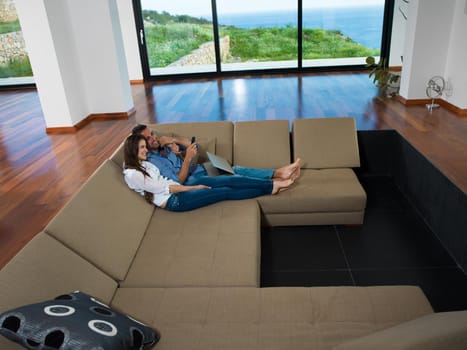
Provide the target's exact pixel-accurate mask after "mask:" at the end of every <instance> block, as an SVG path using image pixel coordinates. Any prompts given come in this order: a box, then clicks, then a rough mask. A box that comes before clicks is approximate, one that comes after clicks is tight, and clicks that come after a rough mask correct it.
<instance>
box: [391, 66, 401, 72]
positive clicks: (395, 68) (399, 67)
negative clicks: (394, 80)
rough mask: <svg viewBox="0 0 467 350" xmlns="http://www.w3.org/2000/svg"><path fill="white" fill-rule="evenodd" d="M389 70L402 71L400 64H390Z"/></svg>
mask: <svg viewBox="0 0 467 350" xmlns="http://www.w3.org/2000/svg"><path fill="white" fill-rule="evenodd" d="M389 71H390V72H401V71H402V66H390V67H389Z"/></svg>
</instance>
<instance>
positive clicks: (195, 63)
mask: <svg viewBox="0 0 467 350" xmlns="http://www.w3.org/2000/svg"><path fill="white" fill-rule="evenodd" d="M141 9H142V19H143V23H144V33H143V32H141V33H140V38H143V37H144V36H145V41H146V55H147V60H148V65H149V69H150V74H151V75H161V74H163V75H165V74H182V73H201V72H215V71H216V55H215V46H214V35H213V24H212V16H211V15H210V13H211V1H210V0H197V1H191V2H190V1H186V0H171V1H160V0H159V1H158V0H141ZM201 14H203V17H202V18H201Z"/></svg>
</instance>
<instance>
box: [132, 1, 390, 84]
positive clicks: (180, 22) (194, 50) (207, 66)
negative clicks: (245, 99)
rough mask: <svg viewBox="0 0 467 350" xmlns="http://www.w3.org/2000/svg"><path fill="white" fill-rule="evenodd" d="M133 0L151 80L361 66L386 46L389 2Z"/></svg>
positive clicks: (144, 63) (147, 70)
mask: <svg viewBox="0 0 467 350" xmlns="http://www.w3.org/2000/svg"><path fill="white" fill-rule="evenodd" d="M134 2H135V4H136V6H135V8H136V9H137V12H138V11H140V12H141V13H140V16H139V15H138V13H137V17H140V22H141V23H140V29H139V31H140V33H139V35H140V38H141V44H142V53H143V55H142V56H144V57H143V59H144V60H146V62H143V66H145V65H146V66H147V69H145V71H146V72H150V75H151V76H159V75H170V74H186V73H214V72H217V73H220V72H232V71H244V70H272V69H274V70H275V69H282V68H286V69H296V68H310V67H330V66H354V65H364V64H365V58H366V57H367V56H379V55H380V50H381V47H382V33H383V19H384V11H385V0H249V1H241V2H238V1H231V0H171V1H170V2H168V1H167V2H163V1H160V0H134ZM138 6H139V7H140V8H139V9H138ZM143 38H144V39H145V40H143Z"/></svg>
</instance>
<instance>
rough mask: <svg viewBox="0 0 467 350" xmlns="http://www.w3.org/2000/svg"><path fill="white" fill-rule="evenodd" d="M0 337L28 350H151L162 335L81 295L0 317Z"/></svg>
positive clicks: (77, 292)
mask: <svg viewBox="0 0 467 350" xmlns="http://www.w3.org/2000/svg"><path fill="white" fill-rule="evenodd" d="M0 334H1V335H3V336H5V337H7V338H8V339H10V340H12V341H14V342H16V343H18V344H21V345H24V347H26V348H39V347H40V348H44V349H59V348H60V349H70V350H72V349H76V350H78V349H84V348H86V349H91V348H92V349H98V348H99V349H114V350H118V349H121V350H125V349H149V348H151V347H153V346H154V345H155V344H156V343H157V342H158V341H159V339H160V334H159V333H158V332H157V331H155V330H152V329H151V328H149V327H148V326H146V325H144V324H143V323H141V322H138V321H135V320H133V319H131V318H130V317H128V316H126V315H123V314H121V313H119V312H117V311H115V310H112V309H111V308H109V307H108V306H107V305H105V304H103V303H101V302H99V301H97V300H96V299H94V298H93V297H91V296H89V295H87V294H86V293H82V292H79V291H76V292H73V293H69V294H64V295H60V296H58V297H56V298H55V299H52V300H48V301H44V302H40V303H35V304H29V305H25V306H20V307H18V308H15V309H12V310H9V311H7V312H5V313H3V314H0Z"/></svg>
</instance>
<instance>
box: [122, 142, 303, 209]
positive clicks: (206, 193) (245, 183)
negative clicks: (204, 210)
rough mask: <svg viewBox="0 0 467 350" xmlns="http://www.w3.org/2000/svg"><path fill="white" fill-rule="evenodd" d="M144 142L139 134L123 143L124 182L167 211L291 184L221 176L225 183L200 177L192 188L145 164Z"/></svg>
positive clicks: (289, 181) (277, 189)
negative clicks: (166, 176)
mask: <svg viewBox="0 0 467 350" xmlns="http://www.w3.org/2000/svg"><path fill="white" fill-rule="evenodd" d="M146 142H147V141H146V138H145V137H144V136H143V135H138V134H136V135H130V136H129V137H128V138H127V139H126V140H125V145H124V158H125V164H124V171H123V174H124V177H125V181H126V183H127V184H128V187H130V188H131V189H132V190H134V191H136V192H138V193H141V194H144V196H145V198H146V200H148V202H150V203H153V204H155V205H156V206H158V207H161V208H165V209H167V210H170V211H187V210H192V209H196V208H200V207H203V206H206V205H209V204H212V203H216V202H220V201H223V200H236V199H246V198H254V197H258V196H262V195H266V194H276V193H279V192H280V191H283V190H285V189H287V188H288V187H289V186H290V185H292V183H293V182H294V180H292V179H286V180H268V179H253V178H249V177H244V176H237V175H233V176H222V178H223V179H224V180H223V181H222V180H221V181H219V179H217V180H216V181H215V183H214V182H211V181H210V179H209V177H207V178H200V179H199V183H196V184H194V185H191V186H184V185H180V184H179V183H178V182H175V181H173V180H170V179H167V178H165V177H163V176H162V175H161V174H160V172H159V169H158V168H157V167H156V166H155V165H153V164H151V163H149V162H147V161H146V155H147V152H148V149H147V143H146ZM217 178H219V176H218V177H217ZM211 186H212V187H211Z"/></svg>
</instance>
